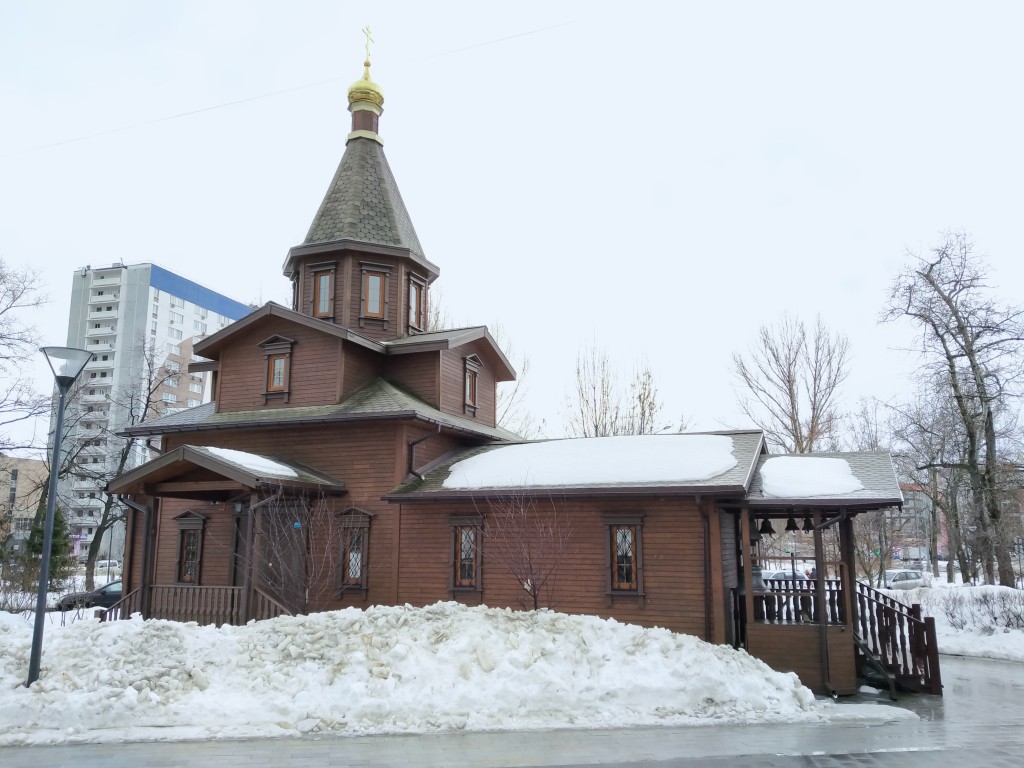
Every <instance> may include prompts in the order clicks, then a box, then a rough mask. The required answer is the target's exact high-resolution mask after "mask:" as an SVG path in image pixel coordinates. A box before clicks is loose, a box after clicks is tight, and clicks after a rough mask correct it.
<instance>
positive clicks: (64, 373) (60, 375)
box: [25, 347, 92, 686]
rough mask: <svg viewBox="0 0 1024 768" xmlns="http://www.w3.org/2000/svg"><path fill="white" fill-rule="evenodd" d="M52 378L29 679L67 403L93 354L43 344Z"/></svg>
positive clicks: (39, 642) (39, 644) (38, 639)
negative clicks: (53, 412)
mask: <svg viewBox="0 0 1024 768" xmlns="http://www.w3.org/2000/svg"><path fill="white" fill-rule="evenodd" d="M40 351H41V352H42V353H43V354H44V355H46V362H47V363H49V364H50V370H51V371H53V378H54V379H55V380H56V382H57V391H58V393H59V397H58V399H57V421H56V424H55V426H54V430H53V458H52V459H51V461H50V485H49V490H48V491H47V494H46V523H45V525H44V527H43V553H42V558H41V559H40V562H39V590H38V591H37V592H36V623H35V628H34V629H33V631H32V655H31V657H30V658H29V662H28V682H26V683H25V685H26V686H29V685H32V683H34V682H35V681H36V680H38V679H39V658H40V656H41V655H42V651H43V623H44V620H45V618H46V592H47V589H48V587H49V584H50V550H51V549H52V548H53V515H54V511H55V510H56V508H57V475H59V474H60V441H61V432H62V431H63V429H64V405H65V401H66V400H67V395H68V392H69V391H70V389H71V386H72V385H73V384H74V383H75V379H77V378H78V376H79V374H80V373H81V372H82V369H83V368H85V364H86V363H88V362H89V359H90V358H91V357H92V353H90V352H86V351H85V350H84V349H74V348H73V347H42V348H41V349H40Z"/></svg>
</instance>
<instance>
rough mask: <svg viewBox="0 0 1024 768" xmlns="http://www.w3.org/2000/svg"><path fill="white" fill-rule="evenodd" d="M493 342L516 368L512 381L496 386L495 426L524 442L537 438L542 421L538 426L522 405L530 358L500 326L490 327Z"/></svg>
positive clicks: (541, 427) (525, 391)
mask: <svg viewBox="0 0 1024 768" xmlns="http://www.w3.org/2000/svg"><path fill="white" fill-rule="evenodd" d="M494 340H495V342H497V344H498V346H499V347H500V348H501V351H502V352H503V353H504V355H505V357H507V358H508V359H509V361H510V362H511V363H512V367H513V368H515V369H516V378H515V380H514V381H503V382H500V383H499V384H498V393H497V402H496V403H495V419H496V422H497V424H498V426H499V427H502V428H504V429H507V430H509V431H510V432H515V433H516V434H517V435H520V436H522V437H525V438H527V439H530V440H532V439H534V438H537V437H539V436H540V434H541V432H542V431H543V421H542V422H541V423H540V424H538V423H537V421H536V419H534V417H533V414H532V413H531V412H530V410H529V408H527V405H526V395H527V381H528V379H529V373H530V358H529V357H527V356H526V353H524V352H520V350H518V349H517V348H516V346H515V345H514V344H513V343H512V340H511V339H510V338H509V336H508V334H507V333H506V332H505V327H504V326H503V325H501V323H496V324H495V325H494Z"/></svg>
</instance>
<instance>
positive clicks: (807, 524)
mask: <svg viewBox="0 0 1024 768" xmlns="http://www.w3.org/2000/svg"><path fill="white" fill-rule="evenodd" d="M803 531H804V533H813V532H814V521H813V520H811V516H810V515H807V517H805V518H804V527H803Z"/></svg>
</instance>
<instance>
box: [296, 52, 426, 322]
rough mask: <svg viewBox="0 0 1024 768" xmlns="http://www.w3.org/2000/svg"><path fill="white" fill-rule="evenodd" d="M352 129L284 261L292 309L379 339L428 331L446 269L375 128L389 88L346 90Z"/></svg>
mask: <svg viewBox="0 0 1024 768" xmlns="http://www.w3.org/2000/svg"><path fill="white" fill-rule="evenodd" d="M348 102H349V107H348V108H349V111H350V112H351V113H352V131H351V132H350V133H349V135H348V140H347V142H346V145H345V153H344V155H343V156H342V158H341V162H340V163H339V165H338V170H337V171H336V172H335V174H334V179H333V180H332V181H331V184H330V186H329V187H328V189H327V194H326V195H325V196H324V200H323V202H322V203H321V204H320V209H319V210H318V211H317V213H316V216H315V217H314V218H313V223H312V225H311V226H310V228H309V232H308V233H307V234H306V239H305V240H304V241H303V242H302V244H301V245H297V246H295V247H293V248H292V249H291V250H290V251H289V252H288V258H287V259H286V260H285V264H284V273H285V275H286V276H287V277H289V278H290V279H291V281H292V309H294V310H295V311H296V312H301V313H302V314H305V315H310V316H311V317H316V318H318V319H321V320H325V321H327V322H330V323H334V324H336V325H339V326H341V327H343V328H349V329H352V330H355V331H359V332H360V333H362V334H364V335H366V336H368V337H370V338H373V339H377V340H387V339H398V338H404V337H406V336H411V335H415V334H417V333H421V332H423V331H425V330H426V325H427V306H428V304H427V294H428V290H429V286H430V284H431V283H432V282H434V280H436V279H437V277H438V275H439V274H440V270H439V269H438V268H437V267H436V266H435V265H434V264H432V263H431V262H429V261H428V260H427V259H426V257H425V256H424V255H423V247H422V246H421V245H420V241H419V238H418V237H417V236H416V230H415V229H414V228H413V225H412V219H411V218H410V216H409V212H408V211H407V210H406V208H405V203H404V202H403V201H402V195H401V193H399V191H398V184H397V183H396V182H395V177H394V174H392V172H391V167H390V166H389V165H388V161H387V158H386V157H385V156H384V148H383V142H382V141H381V138H380V135H379V134H378V133H377V129H378V124H379V120H380V115H381V113H382V112H383V106H384V94H383V92H382V91H381V89H380V86H378V85H377V84H376V83H375V82H373V81H372V80H371V79H370V62H369V60H367V61H366V62H364V71H363V77H362V78H361V79H360V80H357V81H356V82H355V83H354V84H353V85H352V87H351V88H349V91H348Z"/></svg>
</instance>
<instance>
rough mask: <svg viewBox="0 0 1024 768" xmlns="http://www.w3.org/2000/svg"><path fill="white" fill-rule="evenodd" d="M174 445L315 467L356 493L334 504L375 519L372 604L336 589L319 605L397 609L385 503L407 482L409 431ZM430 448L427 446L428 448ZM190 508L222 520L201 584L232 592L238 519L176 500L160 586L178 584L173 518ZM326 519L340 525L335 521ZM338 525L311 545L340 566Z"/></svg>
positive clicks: (334, 508) (187, 438)
mask: <svg viewBox="0 0 1024 768" xmlns="http://www.w3.org/2000/svg"><path fill="white" fill-rule="evenodd" d="M171 442H172V444H171V445H170V446H169V449H173V448H174V447H176V446H177V445H182V444H191V445H217V446H220V447H223V448H234V449H237V450H243V451H248V452H251V453H257V454H261V455H266V456H275V457H278V458H282V459H287V460H291V461H296V462H298V463H300V464H305V465H307V466H315V467H316V468H317V469H318V470H320V471H322V472H325V473H326V474H328V475H331V476H333V477H336V478H338V479H340V480H342V481H344V483H345V485H346V487H347V488H348V494H347V495H345V496H342V497H340V498H337V499H332V500H329V502H328V503H329V507H328V508H329V510H330V512H331V513H333V512H340V511H343V510H344V509H347V508H349V507H357V508H359V509H362V510H364V511H366V512H369V513H371V514H372V515H373V516H374V517H373V519H372V523H371V526H370V546H369V551H368V553H367V564H368V576H369V578H368V592H367V595H366V597H365V598H364V597H363V596H362V595H361V594H344V595H342V596H340V597H339V596H335V593H334V591H333V590H324V592H325V593H329V594H327V595H326V596H325V597H323V598H322V599H319V600H318V602H317V604H316V605H315V608H316V609H317V610H328V609H335V608H340V607H343V606H346V605H366V604H373V603H382V604H389V603H393V602H395V600H396V593H395V590H394V574H393V569H392V550H393V546H392V544H393V542H392V538H393V536H392V532H393V527H394V525H395V522H394V518H395V516H396V514H397V507H396V506H394V505H390V504H387V503H386V502H384V501H381V498H380V497H381V496H382V495H383V494H384V493H387V492H388V491H390V490H392V489H393V488H394V487H395V486H397V485H398V484H399V483H400V482H401V481H402V480H403V479H404V478H405V472H406V466H405V458H404V457H405V442H404V431H403V429H402V428H401V426H400V425H395V424H390V423H386V424H345V425H335V426H324V427H315V428H309V429H305V430H302V431H301V432H299V431H292V430H283V429H282V430H246V431H239V432H234V433H232V432H221V433H215V434H211V433H195V434H183V435H175V436H174V440H173V441H171ZM430 442H431V441H429V440H428V441H426V443H428V444H429V443H430ZM399 458H400V459H401V460H400V461H399ZM186 509H195V510H196V511H198V512H201V513H202V514H208V515H209V516H210V520H211V521H212V520H213V518H214V517H218V516H219V517H218V525H216V526H214V525H213V524H212V523H211V521H208V522H207V525H206V532H204V540H203V563H202V569H201V574H200V576H201V583H203V584H207V585H214V584H220V585H229V584H230V583H231V568H230V557H231V551H232V549H231V542H232V541H233V538H231V537H232V536H233V530H229V528H230V526H231V525H232V523H231V512H230V511H227V512H223V511H221V509H220V507H218V506H214V505H209V504H205V503H197V502H186V501H180V500H174V499H165V500H164V501H163V508H162V514H161V516H160V522H159V526H160V539H159V546H158V553H157V573H158V579H161V580H162V579H173V578H175V577H176V574H175V570H174V569H175V564H176V562H177V549H176V548H177V526H176V524H175V523H174V521H173V520H172V518H173V516H174V515H176V514H179V513H180V512H183V511H185V510H186ZM324 517H327V518H330V519H331V521H333V514H328V515H325V516H324ZM221 518H222V519H221ZM221 523H223V525H221ZM332 524H333V523H327V524H325V525H324V526H322V527H321V528H320V529H318V530H315V531H311V532H310V544H309V546H310V551H311V552H312V553H313V555H314V557H315V558H317V559H331V560H332V562H337V548H338V547H339V546H340V540H339V538H338V535H337V530H336V528H334V527H332ZM225 526H226V527H225ZM210 531H214V541H212V542H208V538H209V535H210V533H209V532H210ZM229 534H230V535H229ZM328 552H330V555H329V556H326V555H325V553H328ZM324 574H325V578H327V579H331V580H333V579H334V578H336V574H334V573H326V571H324ZM158 583H173V581H172V582H166V581H158Z"/></svg>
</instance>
